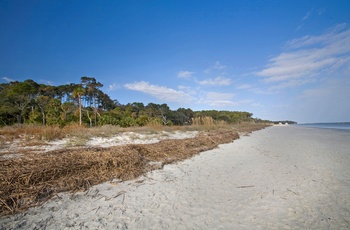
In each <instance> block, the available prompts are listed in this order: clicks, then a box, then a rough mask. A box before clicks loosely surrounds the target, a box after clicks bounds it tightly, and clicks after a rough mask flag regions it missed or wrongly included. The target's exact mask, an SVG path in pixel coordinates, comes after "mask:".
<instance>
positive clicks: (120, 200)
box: [0, 126, 350, 229]
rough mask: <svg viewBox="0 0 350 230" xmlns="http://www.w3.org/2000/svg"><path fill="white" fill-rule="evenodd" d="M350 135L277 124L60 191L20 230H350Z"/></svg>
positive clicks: (7, 224) (16, 222) (16, 224)
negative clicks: (185, 156)
mask: <svg viewBox="0 0 350 230" xmlns="http://www.w3.org/2000/svg"><path fill="white" fill-rule="evenodd" d="M349 165H350V132H349V131H333V130H325V129H324V130H319V129H313V128H303V127H292V126H283V127H270V128H267V129H264V130H261V131H258V132H255V133H252V134H251V135H250V136H249V137H246V136H244V137H241V139H239V140H236V141H234V142H233V143H229V144H225V145H220V146H219V148H217V149H214V150H211V151H207V152H203V153H201V154H200V155H197V156H195V157H193V158H191V159H189V160H186V161H183V162H180V163H178V164H174V165H166V166H165V167H164V169H162V170H157V171H153V172H151V173H149V174H147V175H146V176H144V177H141V178H138V179H137V180H134V181H126V182H123V183H113V182H112V183H110V182H108V183H104V184H100V185H97V186H94V187H92V188H91V189H90V190H89V191H88V192H85V193H76V194H74V195H69V194H67V193H64V194H59V197H55V198H53V199H52V200H51V201H49V202H47V203H46V204H44V205H43V206H41V207H38V208H33V209H31V210H29V211H28V212H26V213H24V214H19V215H16V216H13V217H11V218H3V219H1V220H0V226H2V228H6V229H7V228H16V229H35V228H37V229H44V228H46V229H70V228H72V229H349V228H350V167H349Z"/></svg>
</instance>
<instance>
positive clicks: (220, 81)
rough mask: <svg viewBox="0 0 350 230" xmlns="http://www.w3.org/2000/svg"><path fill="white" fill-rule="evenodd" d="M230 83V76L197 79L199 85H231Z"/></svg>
mask: <svg viewBox="0 0 350 230" xmlns="http://www.w3.org/2000/svg"><path fill="white" fill-rule="evenodd" d="M231 83H232V80H231V79H230V78H225V77H221V76H219V77H216V78H210V79H206V80H202V81H198V84H200V85H211V86H225V85H231Z"/></svg>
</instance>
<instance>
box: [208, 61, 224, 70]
mask: <svg viewBox="0 0 350 230" xmlns="http://www.w3.org/2000/svg"><path fill="white" fill-rule="evenodd" d="M211 68H212V69H225V68H226V66H224V65H222V64H221V63H220V62H219V61H217V62H215V64H214V65H213V66H212V67H211Z"/></svg>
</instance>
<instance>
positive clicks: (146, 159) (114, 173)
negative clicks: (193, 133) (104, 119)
mask: <svg viewBox="0 0 350 230" xmlns="http://www.w3.org/2000/svg"><path fill="white" fill-rule="evenodd" d="M264 127H266V125H262V124H259V125H254V124H244V125H239V126H234V127H226V128H222V127H220V128H216V129H214V128H211V129H210V130H209V129H208V130H207V131H205V132H204V131H203V132H201V133H200V135H199V136H197V137H196V138H187V139H182V140H163V141H161V142H159V143H155V144H146V145H125V146H117V147H109V148H80V149H73V150H72V149H65V150H58V151H52V152H47V153H42V154H34V153H28V154H24V155H23V156H21V157H18V158H11V159H1V158H0V215H7V214H14V213H17V212H20V211H23V210H26V209H28V208H29V207H32V206H36V205H39V204H41V203H42V202H45V201H46V200H47V199H49V198H50V197H52V196H54V195H55V194H57V193H58V192H63V191H77V190H83V189H87V188H89V187H90V186H92V185H94V184H97V183H102V182H105V181H108V180H112V179H115V178H119V179H121V180H128V179H132V178H136V177H138V176H140V175H142V174H144V173H145V172H147V171H150V170H152V169H155V167H154V164H149V163H150V162H159V163H160V165H164V164H168V163H172V162H175V161H179V160H183V159H186V158H189V157H191V156H193V155H195V154H197V153H199V152H201V151H205V150H210V149H213V148H215V147H217V146H218V145H219V144H222V143H228V142H231V141H233V140H235V139H237V138H239V134H238V133H241V132H251V131H254V130H259V129H262V128H264ZM10 131H11V130H10V128H9V130H7V131H6V130H5V131H4V130H2V131H1V135H2V136H6V137H7V136H8V135H5V134H6V132H10ZM51 131H53V132H56V134H57V133H61V132H62V135H63V134H64V135H66V134H67V133H65V131H64V130H57V131H56V129H55V128H53V130H51ZM13 132H14V133H13V135H18V133H17V134H16V132H15V131H13ZM38 132H39V131H37V132H36V133H38ZM100 132H101V131H100ZM39 133H40V132H39ZM102 133H103V132H102ZM7 134H8V133H7ZM22 134H23V132H22ZM25 134H26V135H27V134H28V135H35V132H33V133H29V131H28V130H27V131H25ZM45 138H46V137H45ZM152 165H153V166H152Z"/></svg>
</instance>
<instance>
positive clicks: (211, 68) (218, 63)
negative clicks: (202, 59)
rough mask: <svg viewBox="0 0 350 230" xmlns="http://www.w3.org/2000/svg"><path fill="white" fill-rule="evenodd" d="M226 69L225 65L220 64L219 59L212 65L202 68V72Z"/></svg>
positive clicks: (207, 72)
mask: <svg viewBox="0 0 350 230" xmlns="http://www.w3.org/2000/svg"><path fill="white" fill-rule="evenodd" d="M223 69H226V66H225V65H223V64H221V63H220V62H219V61H216V62H215V64H214V65H212V66H211V67H209V68H208V69H206V70H204V73H206V74H209V73H210V72H211V71H212V70H223Z"/></svg>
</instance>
